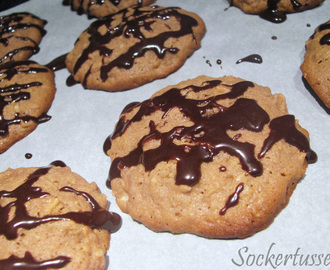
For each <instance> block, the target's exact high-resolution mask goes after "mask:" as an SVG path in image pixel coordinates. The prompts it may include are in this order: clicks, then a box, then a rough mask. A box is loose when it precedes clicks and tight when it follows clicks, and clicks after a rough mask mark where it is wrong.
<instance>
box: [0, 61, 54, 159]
mask: <svg viewBox="0 0 330 270" xmlns="http://www.w3.org/2000/svg"><path fill="white" fill-rule="evenodd" d="M55 92H56V88H55V81H54V72H53V71H51V70H50V69H48V68H47V67H45V66H41V65H39V64H37V63H36V62H33V61H30V60H26V61H17V62H7V63H5V64H3V65H1V66H0V153H3V152H4V151H6V150H7V149H8V148H9V147H11V146H12V145H13V144H14V143H16V142H17V141H19V140H21V139H23V138H24V137H25V136H27V135H28V134H30V133H31V132H32V131H33V130H34V129H35V128H36V127H37V125H38V124H39V123H43V122H45V121H48V120H49V119H50V116H48V115H47V114H46V113H47V111H48V109H49V108H50V106H51V104H52V101H53V99H54V96H55Z"/></svg>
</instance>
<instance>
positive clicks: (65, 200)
mask: <svg viewBox="0 0 330 270" xmlns="http://www.w3.org/2000/svg"><path fill="white" fill-rule="evenodd" d="M107 209H108V206H107V199H106V197H105V195H103V194H101V193H100V191H99V189H98V187H97V185H96V184H95V183H88V182H87V181H86V180H85V179H84V178H82V177H81V176H79V175H78V174H76V173H73V172H72V171H71V170H70V168H69V167H67V166H65V164H64V163H63V162H61V161H56V162H53V163H52V164H51V165H50V166H46V167H41V168H18V169H8V170H6V171H5V172H2V173H0V210H1V211H0V224H1V225H0V244H1V246H2V247H6V248H1V250H0V268H1V269H14V268H15V267H14V265H15V263H17V264H18V263H19V264H20V269H23V268H24V269H27V268H28V269H32V268H33V269H50V268H51V269H55V268H56V269H58V268H61V269H95V270H96V269H105V254H106V252H107V250H108V249H109V244H110V232H115V231H117V230H118V229H119V228H120V226H121V218H120V216H119V215H118V214H116V213H112V212H109V211H108V210H107ZM15 269H16V268H15Z"/></svg>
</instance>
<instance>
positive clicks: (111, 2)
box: [63, 0, 155, 18]
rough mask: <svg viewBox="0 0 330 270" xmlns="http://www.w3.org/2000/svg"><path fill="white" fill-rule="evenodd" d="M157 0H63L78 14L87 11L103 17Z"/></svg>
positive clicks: (92, 15) (92, 14)
mask: <svg viewBox="0 0 330 270" xmlns="http://www.w3.org/2000/svg"><path fill="white" fill-rule="evenodd" d="M154 2H155V0H103V1H92V0H63V5H66V6H71V10H76V11H77V12H78V14H80V15H81V14H83V13H86V14H87V15H88V16H90V17H97V18H103V17H105V16H108V15H110V14H113V13H116V12H118V11H120V10H122V9H125V8H128V7H131V6H135V5H139V6H148V5H151V4H152V3H154Z"/></svg>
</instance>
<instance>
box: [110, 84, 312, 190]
mask: <svg viewBox="0 0 330 270" xmlns="http://www.w3.org/2000/svg"><path fill="white" fill-rule="evenodd" d="M219 84H221V81H218V80H214V81H210V82H206V84H205V85H204V86H200V87H197V86H187V87H185V88H183V89H176V88H173V89H170V90H169V91H167V92H165V93H163V94H162V95H160V96H156V97H154V98H153V99H149V100H146V101H144V102H142V103H134V104H132V105H128V106H127V109H126V111H124V112H129V111H131V110H132V109H133V108H136V107H139V109H138V111H137V112H136V114H135V115H134V116H133V118H132V119H130V120H127V121H125V118H124V116H122V117H121V118H120V120H119V122H118V123H117V125H116V128H115V130H114V133H113V134H112V136H111V139H110V140H114V139H115V138H116V137H118V136H121V135H122V134H123V133H124V132H125V131H126V129H127V128H128V127H129V126H130V125H131V124H132V123H134V122H137V121H140V120H141V119H142V118H143V117H145V116H148V115H151V114H152V113H153V112H155V111H162V112H163V113H164V114H163V117H165V116H166V114H167V113H168V112H169V111H170V110H171V109H173V108H179V110H180V111H181V112H182V113H183V114H184V115H185V116H186V117H187V118H188V119H190V120H191V121H192V122H193V123H194V125H193V126H190V127H185V126H179V127H175V128H173V129H172V130H170V131H169V132H165V133H161V132H159V131H158V130H157V129H156V126H155V123H154V122H153V121H150V122H149V128H150V132H149V134H148V135H146V136H144V137H143V138H142V139H141V140H140V141H139V142H138V145H137V147H136V148H135V149H134V150H132V151H131V152H130V153H129V154H128V155H126V156H124V157H117V158H115V159H114V160H113V161H112V164H111V167H110V171H109V180H108V182H107V185H108V187H110V186H111V183H110V181H111V180H112V179H114V178H117V177H120V175H121V173H120V171H121V170H122V169H124V168H126V167H132V166H136V165H138V164H143V165H144V167H145V170H146V171H151V170H152V169H154V168H155V166H156V165H157V164H158V163H160V162H162V161H169V160H176V161H177V175H176V184H185V185H189V186H192V185H194V184H196V183H197V182H198V181H199V179H200V177H201V171H200V167H201V164H202V163H203V162H206V163H208V162H211V161H212V160H213V158H214V156H216V155H217V154H219V153H220V151H224V152H226V153H228V154H230V155H232V156H236V157H237V158H238V159H239V160H240V163H241V165H242V168H243V169H244V170H246V171H247V172H248V173H249V174H251V175H252V176H254V177H256V176H259V175H261V174H262V172H263V169H262V163H261V162H260V159H261V158H262V157H263V156H264V154H265V153H266V152H267V151H268V150H269V149H270V148H271V146H272V145H273V144H274V143H276V142H277V141H278V140H279V139H281V138H284V139H285V141H286V142H287V143H289V144H292V145H294V146H296V147H297V148H298V149H300V150H301V151H303V152H306V154H307V156H306V159H307V160H308V161H309V162H313V161H315V160H316V154H315V152H313V151H312V150H311V149H310V147H309V142H308V140H307V138H306V137H305V136H304V135H303V134H302V133H300V132H299V131H298V130H297V129H296V127H295V125H294V118H293V120H292V117H291V116H290V117H279V118H276V119H273V120H272V122H271V126H270V128H271V129H272V133H271V134H270V135H269V138H268V139H267V140H266V144H265V146H264V147H263V151H262V153H261V154H259V156H258V158H259V160H258V159H257V158H256V157H255V152H254V149H255V146H254V145H252V144H250V143H242V142H239V141H237V139H236V137H234V138H230V137H229V136H228V134H227V130H237V131H238V130H241V129H247V130H250V131H254V132H260V131H261V130H262V129H263V127H264V125H265V124H267V123H268V122H269V120H270V119H269V116H268V114H267V113H266V112H265V111H264V110H263V109H262V108H261V107H260V106H259V105H258V104H257V103H256V101H255V100H251V99H246V98H238V97H240V96H241V95H242V94H243V93H244V92H245V91H246V90H247V89H248V88H249V87H254V84H253V83H251V82H247V81H242V82H239V83H236V84H234V85H231V86H228V87H229V89H230V90H231V91H230V92H228V93H226V94H221V95H217V96H214V97H211V98H208V99H205V100H190V99H186V97H185V96H183V95H181V91H180V90H187V89H189V90H190V91H194V92H199V91H201V89H207V88H212V87H215V86H216V85H219ZM226 98H238V99H237V100H236V102H235V103H234V105H232V106H231V107H228V108H226V107H223V106H221V105H219V104H218V103H217V101H219V100H221V99H226ZM208 110H210V111H214V114H212V115H210V114H206V112H207V111H208ZM246 112H249V113H248V114H247V113H246ZM292 121H293V122H292ZM292 123H293V125H292ZM279 127H280V128H279ZM201 134H202V135H201ZM273 134H275V135H276V136H274V135H273ZM182 139H184V140H189V141H190V142H191V143H192V145H191V144H189V145H177V144H175V143H174V140H182ZM149 140H157V141H160V146H159V147H157V148H155V149H150V150H147V151H143V144H144V143H146V142H148V141H149ZM106 147H111V141H110V142H109V139H107V140H106V142H105V144H104V148H106ZM104 150H107V149H104Z"/></svg>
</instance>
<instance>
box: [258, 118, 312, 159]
mask: <svg viewBox="0 0 330 270" xmlns="http://www.w3.org/2000/svg"><path fill="white" fill-rule="evenodd" d="M269 127H270V133H269V136H268V138H267V139H266V140H265V141H264V144H263V147H262V149H261V151H260V153H259V155H258V157H259V158H263V157H264V156H265V154H266V152H268V151H269V150H270V149H271V148H272V146H273V145H274V144H275V143H276V142H278V141H280V140H282V139H284V140H285V142H287V143H289V144H291V145H293V146H295V147H297V148H298V149H299V150H300V151H302V152H305V153H306V160H307V161H308V162H309V163H314V162H316V161H317V155H316V153H315V152H314V151H313V150H311V149H310V146H309V142H308V139H307V138H306V136H305V135H304V134H303V133H301V132H300V131H299V130H297V128H296V125H295V117H294V116H293V115H284V116H281V117H277V118H275V119H273V120H272V121H271V122H270V124H269Z"/></svg>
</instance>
